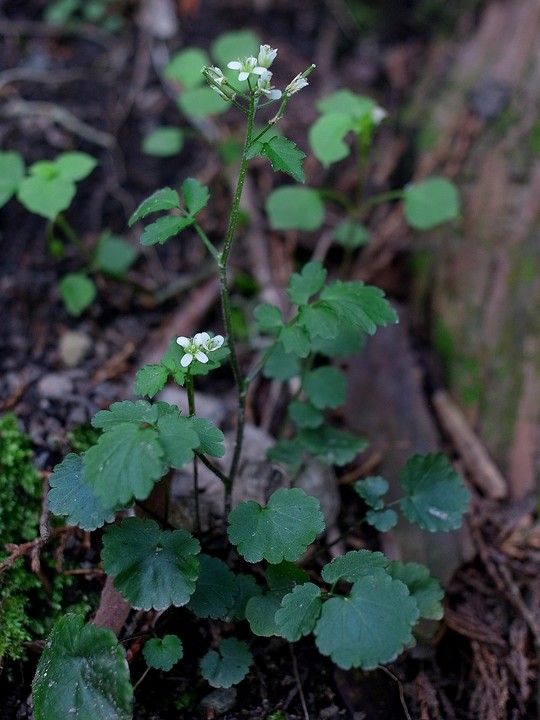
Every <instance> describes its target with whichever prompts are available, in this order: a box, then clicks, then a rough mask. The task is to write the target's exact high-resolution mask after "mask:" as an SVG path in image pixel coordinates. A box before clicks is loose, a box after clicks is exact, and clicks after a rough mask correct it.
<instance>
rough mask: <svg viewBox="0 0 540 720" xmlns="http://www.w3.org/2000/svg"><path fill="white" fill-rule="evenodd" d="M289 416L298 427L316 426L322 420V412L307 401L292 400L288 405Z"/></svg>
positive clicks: (320, 423)
mask: <svg viewBox="0 0 540 720" xmlns="http://www.w3.org/2000/svg"><path fill="white" fill-rule="evenodd" d="M289 416H290V418H291V420H293V422H295V423H296V425H297V426H298V427H299V428H316V427H319V425H322V423H323V422H324V415H323V413H322V412H321V411H320V410H319V409H318V408H316V407H315V406H314V405H312V404H311V403H310V402H307V401H306V402H302V401H300V400H293V401H292V402H291V403H290V405H289Z"/></svg>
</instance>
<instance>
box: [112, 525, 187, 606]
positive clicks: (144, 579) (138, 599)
mask: <svg viewBox="0 0 540 720" xmlns="http://www.w3.org/2000/svg"><path fill="white" fill-rule="evenodd" d="M199 551H200V545H199V542H198V541H197V540H196V539H195V538H194V537H192V536H191V535H190V534H189V533H188V532H187V531H185V530H174V531H173V532H171V531H170V530H163V531H162V530H160V529H159V526H158V524H157V523H156V522H154V521H153V520H141V519H140V518H136V517H129V518H126V519H125V520H123V521H122V523H121V524H120V525H109V527H108V528H107V529H106V531H105V534H104V536H103V551H102V554H101V557H102V560H103V567H104V569H105V572H106V573H107V574H109V575H112V577H113V578H114V586H115V588H116V589H117V590H118V591H119V592H120V593H121V594H122V595H123V596H124V598H125V599H126V600H127V601H128V602H129V603H131V605H132V606H133V607H134V608H136V609H138V610H140V609H142V610H150V609H151V608H154V609H155V610H164V609H165V608H168V607H170V606H171V605H174V606H175V607H180V606H181V605H185V604H186V603H187V602H188V601H189V598H190V597H191V595H192V594H193V592H194V590H195V583H196V580H197V577H198V574H199V559H198V557H197V555H198V553H199Z"/></svg>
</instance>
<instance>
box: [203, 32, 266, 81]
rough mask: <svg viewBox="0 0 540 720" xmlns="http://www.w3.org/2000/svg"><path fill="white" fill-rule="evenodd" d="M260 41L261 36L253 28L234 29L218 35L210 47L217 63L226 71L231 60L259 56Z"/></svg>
mask: <svg viewBox="0 0 540 720" xmlns="http://www.w3.org/2000/svg"><path fill="white" fill-rule="evenodd" d="M260 43H261V41H260V39H259V36H258V35H257V34H256V33H254V32H252V31H251V30H234V31H232V32H225V33H221V34H220V35H218V37H217V38H216V39H215V40H214V42H213V43H212V45H211V47H210V52H211V54H212V57H213V58H214V60H215V62H216V64H217V65H219V66H220V67H222V68H223V70H224V71H225V68H226V67H227V63H229V62H230V61H231V60H238V59H239V58H244V57H248V56H249V55H253V56H255V57H257V53H258V52H259V45H260ZM236 74H237V73H236Z"/></svg>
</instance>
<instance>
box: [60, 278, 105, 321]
mask: <svg viewBox="0 0 540 720" xmlns="http://www.w3.org/2000/svg"><path fill="white" fill-rule="evenodd" d="M58 289H59V290H60V297H61V298H62V302H63V303H64V305H65V307H66V310H67V311H68V313H69V314H70V315H74V316H75V317H78V316H79V315H80V314H81V313H82V312H83V311H84V310H86V308H87V307H88V306H89V305H91V304H92V303H93V302H94V300H95V297H96V294H97V290H96V286H95V284H94V281H93V280H92V279H91V278H89V277H88V276H87V275H84V273H70V274H69V275H64V277H63V278H62V279H61V280H60V282H59V283H58Z"/></svg>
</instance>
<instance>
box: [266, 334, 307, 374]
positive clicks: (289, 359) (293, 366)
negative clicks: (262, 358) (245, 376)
mask: <svg viewBox="0 0 540 720" xmlns="http://www.w3.org/2000/svg"><path fill="white" fill-rule="evenodd" d="M262 374H263V375H264V377H267V378H274V379H275V380H290V379H291V378H293V377H296V376H297V375H300V363H299V362H298V358H297V356H296V355H293V354H292V353H286V352H285V349H284V347H283V345H282V344H281V343H276V345H275V346H274V349H273V350H272V352H271V353H270V355H269V356H268V358H267V359H266V362H265V363H264V365H263V371H262Z"/></svg>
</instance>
